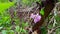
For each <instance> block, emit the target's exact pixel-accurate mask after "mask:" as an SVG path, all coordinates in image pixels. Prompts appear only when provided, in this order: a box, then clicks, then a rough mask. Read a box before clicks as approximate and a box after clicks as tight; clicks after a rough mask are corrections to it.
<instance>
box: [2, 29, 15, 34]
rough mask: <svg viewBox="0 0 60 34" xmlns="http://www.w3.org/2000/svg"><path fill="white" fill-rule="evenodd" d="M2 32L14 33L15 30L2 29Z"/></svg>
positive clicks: (3, 33)
mask: <svg viewBox="0 0 60 34" xmlns="http://www.w3.org/2000/svg"><path fill="white" fill-rule="evenodd" d="M2 34H14V31H13V30H2Z"/></svg>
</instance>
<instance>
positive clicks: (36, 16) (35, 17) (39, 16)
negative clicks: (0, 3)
mask: <svg viewBox="0 0 60 34" xmlns="http://www.w3.org/2000/svg"><path fill="white" fill-rule="evenodd" d="M30 18H32V19H34V23H37V22H38V21H40V20H41V15H39V14H33V13H32V14H31V16H30Z"/></svg>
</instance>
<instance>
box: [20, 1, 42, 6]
mask: <svg viewBox="0 0 60 34" xmlns="http://www.w3.org/2000/svg"><path fill="white" fill-rule="evenodd" d="M35 2H39V3H41V0H22V1H21V3H22V5H23V6H25V5H26V6H31V5H32V4H33V3H35Z"/></svg>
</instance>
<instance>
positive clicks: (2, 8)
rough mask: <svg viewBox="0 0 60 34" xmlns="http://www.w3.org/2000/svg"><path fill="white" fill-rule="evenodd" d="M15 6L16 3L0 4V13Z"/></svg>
mask: <svg viewBox="0 0 60 34" xmlns="http://www.w3.org/2000/svg"><path fill="white" fill-rule="evenodd" d="M13 5H14V2H8V3H0V13H2V11H4V10H6V9H8V8H10V7H11V6H13Z"/></svg>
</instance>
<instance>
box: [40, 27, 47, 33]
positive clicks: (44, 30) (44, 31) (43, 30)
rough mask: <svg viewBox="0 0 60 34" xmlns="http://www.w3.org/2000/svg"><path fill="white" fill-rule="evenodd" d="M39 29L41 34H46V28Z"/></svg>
mask: <svg viewBox="0 0 60 34" xmlns="http://www.w3.org/2000/svg"><path fill="white" fill-rule="evenodd" d="M40 29H41V31H42V34H47V29H46V27H44V26H43V27H41V28H40Z"/></svg>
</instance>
